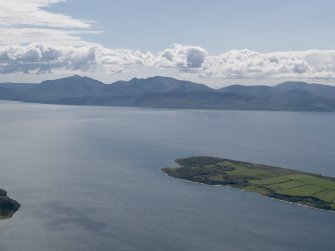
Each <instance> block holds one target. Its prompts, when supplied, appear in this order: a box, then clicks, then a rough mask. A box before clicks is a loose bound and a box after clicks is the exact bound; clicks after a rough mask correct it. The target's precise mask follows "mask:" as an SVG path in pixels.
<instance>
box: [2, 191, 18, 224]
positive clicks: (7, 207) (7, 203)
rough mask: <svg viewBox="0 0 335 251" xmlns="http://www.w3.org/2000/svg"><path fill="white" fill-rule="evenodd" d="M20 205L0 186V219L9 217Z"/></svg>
mask: <svg viewBox="0 0 335 251" xmlns="http://www.w3.org/2000/svg"><path fill="white" fill-rule="evenodd" d="M20 206H21V205H20V203H18V202H17V201H16V200H13V199H11V198H9V197H8V196H7V192H6V191H5V190H3V189H1V188H0V220H1V219H8V218H11V217H12V216H13V215H14V213H15V212H16V211H17V210H19V208H20Z"/></svg>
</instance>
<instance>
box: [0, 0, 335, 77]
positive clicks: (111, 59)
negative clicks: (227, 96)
mask: <svg viewBox="0 0 335 251" xmlns="http://www.w3.org/2000/svg"><path fill="white" fill-rule="evenodd" d="M65 1H66V0H11V1H2V2H1V3H0V33H1V34H2V36H0V74H13V73H14V74H15V73H26V74H45V73H64V72H66V73H71V72H76V73H77V72H84V73H88V72H92V73H97V72H100V73H101V72H102V73H106V74H109V73H122V72H131V71H138V70H140V69H141V67H151V68H153V69H157V70H158V69H175V70H176V71H177V72H180V74H183V73H187V74H192V75H194V76H196V77H199V78H216V79H269V78H274V79H276V78H304V79H308V78H310V79H335V50H308V51H289V52H267V53H263V52H257V51H252V50H248V49H245V50H231V51H227V52H224V53H222V54H217V55H212V54H210V53H209V52H208V51H207V50H206V49H205V48H202V47H199V46H190V45H181V44H174V45H172V47H171V48H167V49H164V50H162V51H159V52H152V51H138V50H133V49H114V48H106V47H104V46H102V45H100V44H98V43H92V42H87V41H85V40H83V39H82V38H81V36H80V35H81V34H82V33H97V32H98V31H95V30H92V22H91V21H87V20H81V19H76V18H72V17H70V16H66V15H63V14H57V13H52V12H50V11H48V10H46V9H45V7H48V6H49V5H51V4H56V3H60V2H65ZM18 6H19V8H18Z"/></svg>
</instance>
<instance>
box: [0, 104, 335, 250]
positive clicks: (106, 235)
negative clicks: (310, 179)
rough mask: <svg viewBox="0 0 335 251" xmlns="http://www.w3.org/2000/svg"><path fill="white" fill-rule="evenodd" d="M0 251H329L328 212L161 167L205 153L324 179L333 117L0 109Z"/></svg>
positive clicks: (329, 170)
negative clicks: (13, 209) (8, 212)
mask: <svg viewBox="0 0 335 251" xmlns="http://www.w3.org/2000/svg"><path fill="white" fill-rule="evenodd" d="M0 118H1V119H0V160H1V165H0V172H1V175H0V186H1V187H2V188H4V189H6V190H7V191H8V193H9V195H10V197H11V198H13V199H15V200H17V201H19V202H20V204H21V208H20V210H19V211H18V212H17V213H16V214H15V215H14V217H13V218H11V219H9V220H2V221H1V222H0V250H331V249H332V248H333V246H334V240H333V237H334V234H333V233H334V231H335V224H334V222H335V214H334V213H330V212H327V211H322V210H316V209H312V208H307V207H302V206H298V205H295V204H290V203H285V202H281V201H277V200H271V199H268V198H265V197H261V196H258V195H256V194H253V193H248V192H244V191H240V190H238V189H234V188H229V187H219V186H206V185H201V184H197V183H192V182H186V181H183V180H177V179H174V178H171V177H168V176H167V175H165V174H164V173H162V172H161V171H160V168H162V167H165V166H173V165H175V164H174V163H173V162H172V160H173V159H175V158H177V157H187V156H195V155H209V156H217V157H224V158H230V159H236V160H241V161H248V162H254V163H263V164H269V165H275V166H282V167H287V168H293V169H300V170H304V171H307V172H316V173H320V174H324V175H328V176H335V158H334V156H335V140H334V136H333V135H334V133H333V131H334V128H335V113H307V112H251V111H248V112H247V111H209V110H163V109H138V108H124V107H89V106H56V105H41V104H25V103H17V102H4V101H2V102H0Z"/></svg>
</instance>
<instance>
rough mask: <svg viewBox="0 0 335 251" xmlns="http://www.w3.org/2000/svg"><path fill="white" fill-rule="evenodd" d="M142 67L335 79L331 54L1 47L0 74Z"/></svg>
mask: <svg viewBox="0 0 335 251" xmlns="http://www.w3.org/2000/svg"><path fill="white" fill-rule="evenodd" d="M141 66H148V67H153V68H174V69H177V70H179V71H181V72H188V73H190V74H194V75H197V76H199V77H202V78H221V79H268V78H274V79H276V78H307V79H308V78H313V79H318V78H322V79H334V78H335V50H328V51H322V50H310V51H299V52H271V53H260V52H255V51H250V50H232V51H228V52H226V53H223V54H220V55H209V54H208V52H207V51H206V50H204V49H202V48H200V47H194V46H183V45H178V44H176V45H174V46H173V47H172V48H169V49H165V50H163V51H162V52H158V53H152V52H143V51H135V50H131V49H108V48H106V47H103V46H102V45H98V44H89V43H87V44H81V45H78V46H69V45H61V44H59V45H57V44H53V43H52V44H51V43H33V44H29V45H10V46H0V73H3V74H4V73H49V72H62V71H66V72H71V71H75V72H78V71H82V72H85V73H87V72H96V71H100V72H103V73H121V72H124V71H129V70H132V69H134V70H135V69H138V68H140V67H141Z"/></svg>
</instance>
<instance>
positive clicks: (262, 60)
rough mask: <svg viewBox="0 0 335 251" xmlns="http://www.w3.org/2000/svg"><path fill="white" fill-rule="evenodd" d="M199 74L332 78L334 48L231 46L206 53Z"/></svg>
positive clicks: (334, 75)
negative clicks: (258, 49) (213, 53)
mask: <svg viewBox="0 0 335 251" xmlns="http://www.w3.org/2000/svg"><path fill="white" fill-rule="evenodd" d="M199 75H200V76H201V77H208V78H228V79H246V78H254V79H262V78H263V79H264V78H324V79H330V78H335V50H308V51H289V52H269V53H261V52H256V51H251V50H232V51H228V52H226V53H223V54H221V55H216V56H209V57H207V58H206V61H205V62H204V64H203V65H202V68H201V70H200V71H199Z"/></svg>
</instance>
